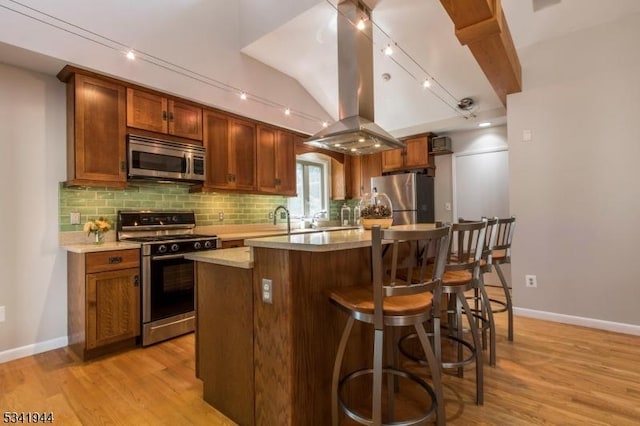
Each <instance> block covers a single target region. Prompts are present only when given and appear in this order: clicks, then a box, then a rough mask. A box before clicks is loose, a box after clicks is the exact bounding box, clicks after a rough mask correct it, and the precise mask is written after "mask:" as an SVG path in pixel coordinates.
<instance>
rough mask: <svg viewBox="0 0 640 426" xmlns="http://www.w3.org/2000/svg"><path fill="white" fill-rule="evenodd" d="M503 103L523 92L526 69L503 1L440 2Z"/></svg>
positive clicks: (450, 0)
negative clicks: (517, 50)
mask: <svg viewBox="0 0 640 426" xmlns="http://www.w3.org/2000/svg"><path fill="white" fill-rule="evenodd" d="M440 3H442V6H444V8H445V10H446V11H447V13H448V14H449V17H450V18H451V20H452V21H453V24H454V26H455V29H456V37H458V40H459V41H460V44H462V45H463V46H468V47H469V49H470V50H471V53H472V54H473V56H474V58H476V61H477V62H478V64H479V65H480V68H482V71H483V72H484V74H485V75H486V76H487V79H488V80H489V83H491V86H492V87H493V90H495V91H496V93H497V94H498V97H499V98H500V101H501V102H502V104H503V105H504V106H506V105H507V95H508V94H510V93H517V92H520V91H522V69H521V67H520V60H519V59H518V54H517V52H516V48H515V46H514V44H513V39H512V38H511V33H510V32H509V26H508V25H507V21H506V19H505V17H504V14H503V13H502V5H501V4H500V0H440Z"/></svg>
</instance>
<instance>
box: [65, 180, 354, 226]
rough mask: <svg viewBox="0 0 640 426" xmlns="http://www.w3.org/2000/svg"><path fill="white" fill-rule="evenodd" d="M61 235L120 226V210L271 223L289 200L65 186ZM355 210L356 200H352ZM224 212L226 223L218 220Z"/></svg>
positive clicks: (140, 186) (138, 186)
mask: <svg viewBox="0 0 640 426" xmlns="http://www.w3.org/2000/svg"><path fill="white" fill-rule="evenodd" d="M59 194H60V195H59V200H60V203H59V210H60V211H59V223H60V227H59V230H60V232H67V231H81V230H82V224H83V223H84V222H86V221H87V220H89V219H95V218H98V217H99V216H104V217H106V218H108V219H110V220H111V221H112V222H113V223H114V224H115V223H116V215H117V213H118V210H141V209H145V210H147V209H148V210H168V209H178V210H194V211H195V212H196V223H197V224H198V225H201V226H204V225H235V224H245V223H270V222H271V220H270V219H269V213H270V212H272V211H273V210H274V209H275V208H276V207H277V206H278V205H280V204H284V205H287V197H283V196H268V195H247V194H227V193H216V194H211V193H209V194H207V193H205V194H198V193H195V194H191V193H189V186H188V185H184V184H160V183H151V182H149V183H146V182H140V183H135V184H129V187H128V188H127V189H124V190H119V189H111V188H95V187H94V188H86V187H69V188H68V187H65V186H64V185H63V184H60V192H59ZM343 203H344V201H331V206H330V209H329V211H330V218H331V219H332V220H337V219H339V217H340V208H341V207H342V204H343ZM347 204H348V205H349V206H351V207H352V208H353V206H354V205H355V204H357V202H356V201H348V202H347ZM71 212H80V215H81V220H80V221H81V223H82V224H81V225H71V224H70V218H69V213H71ZM218 212H224V221H220V220H218Z"/></svg>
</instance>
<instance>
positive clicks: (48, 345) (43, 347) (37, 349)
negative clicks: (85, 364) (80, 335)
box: [0, 336, 69, 364]
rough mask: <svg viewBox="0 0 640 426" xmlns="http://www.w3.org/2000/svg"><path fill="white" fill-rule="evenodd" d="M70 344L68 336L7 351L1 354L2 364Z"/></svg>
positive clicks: (0, 360)
mask: <svg viewBox="0 0 640 426" xmlns="http://www.w3.org/2000/svg"><path fill="white" fill-rule="evenodd" d="M68 344H69V339H68V338H67V336H64V337H58V338H55V339H51V340H47V341H44V342H37V343H34V344H32V345H26V346H21V347H19V348H13V349H7V350H6V351H2V352H0V364H1V363H3V362H8V361H13V360H14V359H18V358H24V357H25V356H30V355H36V354H39V353H42V352H47V351H50V350H53V349H58V348H63V347H65V346H67V345H68Z"/></svg>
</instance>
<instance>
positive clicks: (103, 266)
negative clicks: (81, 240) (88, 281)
mask: <svg viewBox="0 0 640 426" xmlns="http://www.w3.org/2000/svg"><path fill="white" fill-rule="evenodd" d="M86 256H87V257H86V273H87V274H91V273H94V272H102V271H113V270H116V269H126V268H137V267H139V266H140V250H139V249H130V250H110V251H99V252H94V253H87V255H86Z"/></svg>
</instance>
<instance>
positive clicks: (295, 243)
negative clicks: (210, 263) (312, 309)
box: [244, 223, 434, 252]
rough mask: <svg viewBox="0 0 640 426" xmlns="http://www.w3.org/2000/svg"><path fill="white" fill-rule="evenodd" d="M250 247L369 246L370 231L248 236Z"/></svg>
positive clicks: (318, 248) (422, 227) (416, 227)
mask: <svg viewBox="0 0 640 426" xmlns="http://www.w3.org/2000/svg"><path fill="white" fill-rule="evenodd" d="M433 228H434V225H433V224H432V223H419V224H413V225H398V226H392V227H391V229H397V230H407V231H410V230H427V229H433ZM244 243H245V245H247V246H250V247H264V248H274V249H283V250H297V251H317V252H323V251H334V250H347V249H352V248H360V247H370V246H371V231H368V230H364V229H346V230H339V231H330V232H329V231H325V232H314V233H310V234H292V235H279V236H275V237H264V238H250V239H246V240H244Z"/></svg>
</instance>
